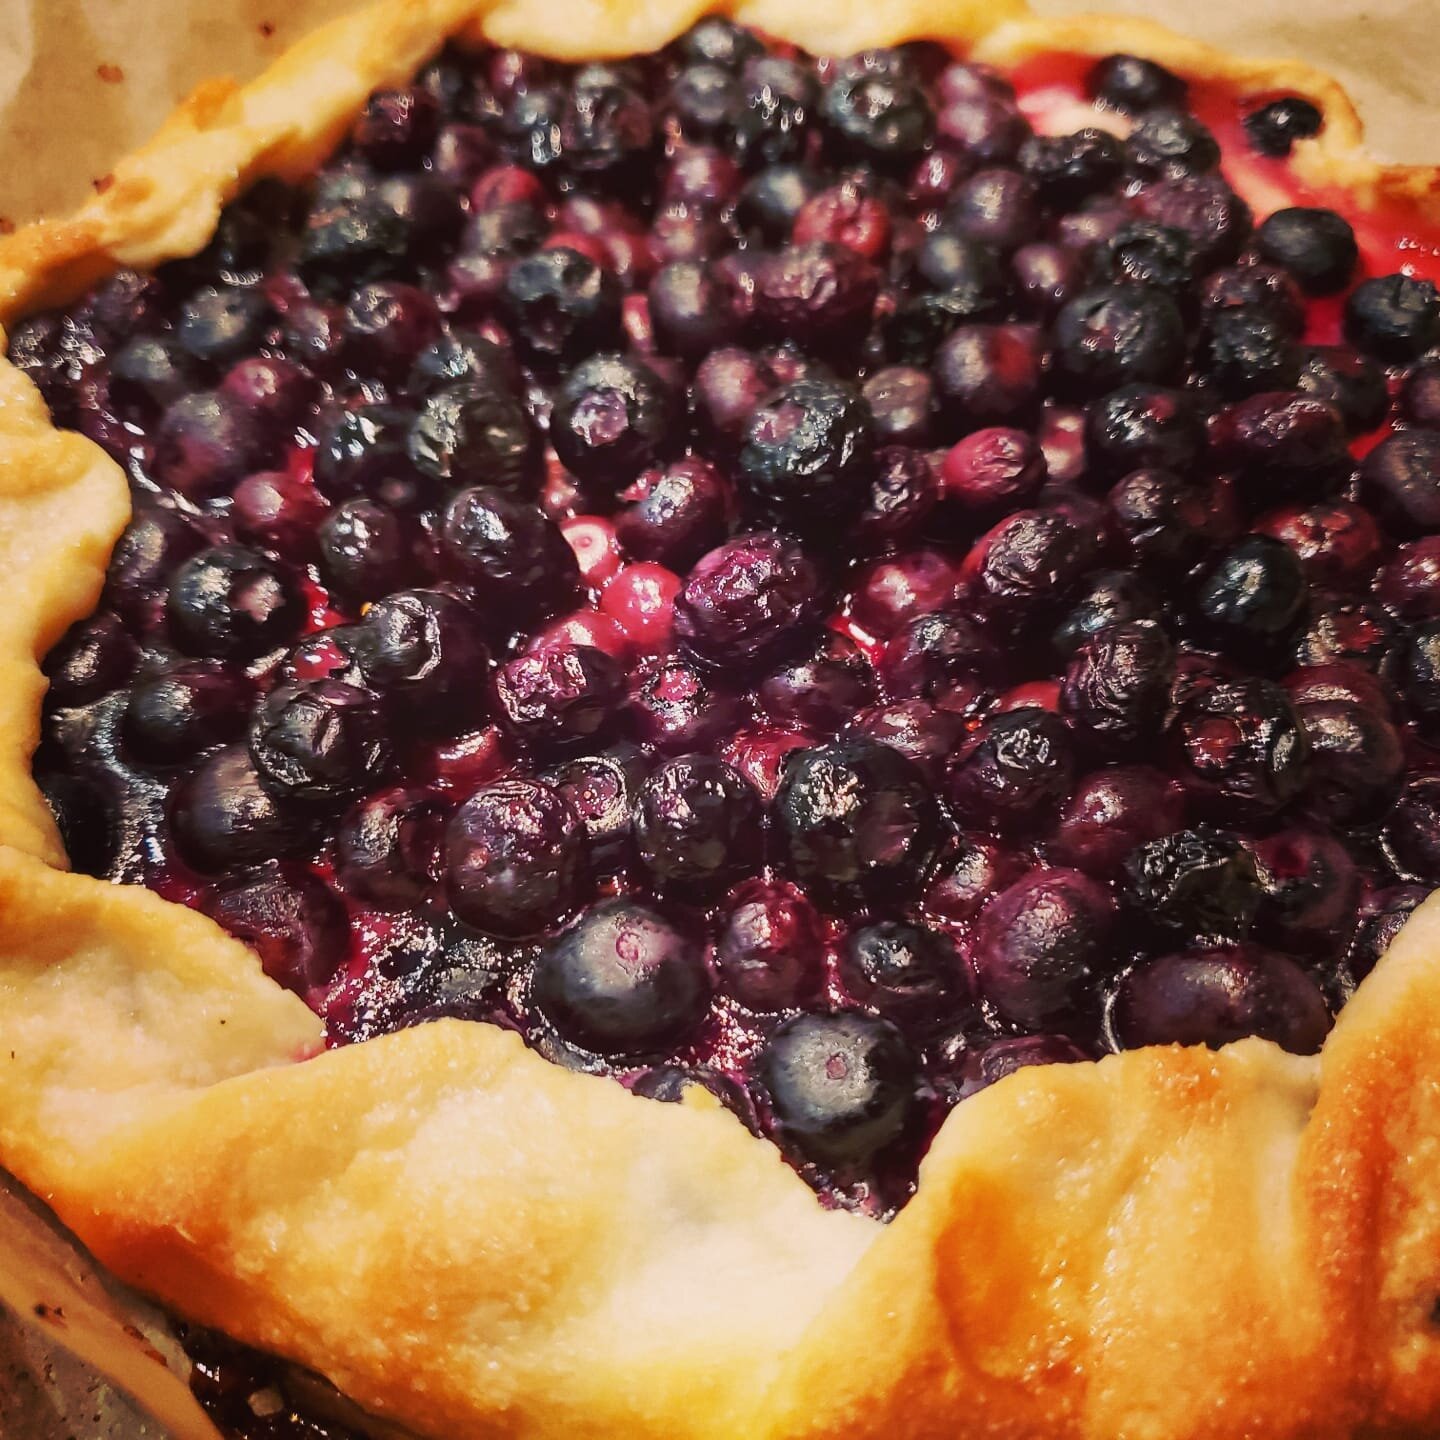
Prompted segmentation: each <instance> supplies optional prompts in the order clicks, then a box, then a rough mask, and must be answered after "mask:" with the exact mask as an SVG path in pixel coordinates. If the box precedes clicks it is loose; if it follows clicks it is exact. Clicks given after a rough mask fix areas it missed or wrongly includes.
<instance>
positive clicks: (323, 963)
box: [205, 874, 350, 996]
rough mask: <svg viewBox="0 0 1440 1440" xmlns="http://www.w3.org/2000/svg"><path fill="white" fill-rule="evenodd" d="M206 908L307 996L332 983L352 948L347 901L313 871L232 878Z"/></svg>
mask: <svg viewBox="0 0 1440 1440" xmlns="http://www.w3.org/2000/svg"><path fill="white" fill-rule="evenodd" d="M205 909H206V911H207V912H208V913H209V915H210V918H211V919H212V920H214V921H215V922H216V923H217V924H219V925H221V926H223V927H224V928H225V929H226V930H228V931H229V932H230V933H231V934H232V935H234V936H235V937H236V938H237V939H239V940H243V941H244V942H245V943H246V944H247V945H249V946H250V948H251V949H252V950H254V951H255V953H256V954H257V955H258V956H259V957H260V964H261V966H262V967H263V969H264V971H265V973H266V974H267V975H268V976H269V977H270V978H271V979H272V980H275V981H278V982H279V983H280V984H281V985H283V986H285V988H286V989H287V990H293V991H295V992H296V993H297V994H299V995H301V996H310V995H314V994H315V993H316V992H317V991H319V990H321V989H323V987H324V986H326V985H327V984H329V982H330V980H331V979H332V978H333V977H334V975H335V973H336V971H337V970H339V968H340V966H341V965H342V964H343V963H344V960H345V956H346V952H347V950H348V948H349V942H350V932H349V929H348V927H347V925H346V922H345V910H344V907H343V906H342V905H341V904H340V902H339V900H337V899H336V897H335V895H334V894H333V893H332V892H331V891H330V890H328V889H327V888H326V887H325V885H324V884H322V883H321V882H320V881H319V880H317V879H315V878H314V876H311V875H305V874H298V875H290V876H287V875H277V874H270V875H260V876H256V877H255V878H253V879H243V880H229V881H226V882H225V884H223V885H221V886H220V887H219V888H218V889H217V890H216V891H215V893H214V894H213V895H211V896H210V897H209V899H208V900H207V901H206V903H205Z"/></svg>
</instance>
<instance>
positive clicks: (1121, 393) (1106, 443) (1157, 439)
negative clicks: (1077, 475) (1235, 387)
mask: <svg viewBox="0 0 1440 1440" xmlns="http://www.w3.org/2000/svg"><path fill="white" fill-rule="evenodd" d="M1085 443H1086V454H1087V455H1088V456H1090V457H1091V458H1092V459H1093V460H1094V462H1095V463H1096V464H1097V465H1099V466H1101V467H1103V468H1104V469H1107V470H1109V471H1110V473H1111V474H1117V475H1123V474H1125V473H1126V472H1127V471H1130V470H1140V469H1161V470H1184V469H1186V468H1188V467H1189V466H1190V465H1191V464H1192V463H1193V462H1194V460H1195V459H1197V458H1198V456H1199V455H1200V452H1201V451H1202V450H1203V448H1204V445H1205V434H1204V428H1203V426H1202V423H1201V420H1200V416H1199V415H1198V414H1197V413H1196V410H1195V406H1194V403H1193V402H1192V401H1191V399H1190V398H1189V396H1188V395H1187V394H1186V393H1185V392H1184V391H1183V390H1170V389H1166V388H1165V387H1163V386H1159V385H1125V386H1122V387H1121V388H1120V389H1118V390H1112V391H1111V392H1110V393H1109V394H1108V395H1105V396H1103V397H1102V398H1101V399H1099V400H1096V401H1094V402H1092V404H1091V406H1090V413H1089V416H1088V417H1087V419H1086V422H1085Z"/></svg>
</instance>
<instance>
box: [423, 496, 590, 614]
mask: <svg viewBox="0 0 1440 1440" xmlns="http://www.w3.org/2000/svg"><path fill="white" fill-rule="evenodd" d="M440 559H441V562H442V564H443V565H444V566H445V567H446V569H447V570H448V571H449V573H451V574H453V575H454V576H455V578H456V579H457V580H462V581H464V583H465V584H467V585H470V586H472V587H473V588H474V590H475V592H476V595H477V597H478V598H479V599H480V600H481V601H482V603H485V604H500V605H503V606H507V607H516V609H515V610H514V611H513V612H512V616H513V619H515V620H520V619H523V618H525V617H526V616H527V615H532V614H536V613H545V612H547V611H550V610H555V609H559V608H560V607H562V606H563V605H564V604H565V603H566V601H567V599H568V598H569V596H570V595H571V594H573V592H574V590H575V587H576V586H577V585H578V583H579V579H580V567H579V563H578V562H577V561H576V559H575V552H574V551H573V550H572V549H571V548H570V546H569V545H568V544H567V543H566V540H565V536H564V535H563V534H562V533H561V531H560V528H559V526H557V525H555V524H554V523H553V522H552V521H550V520H548V519H546V517H545V516H544V514H543V513H542V512H541V511H540V509H539V508H538V507H537V506H535V505H532V504H530V503H529V502H528V501H525V500H522V499H520V498H518V497H517V496H516V495H514V494H513V493H511V492H509V491H506V490H501V489H497V488H495V487H494V486H489V485H478V486H476V487H474V488H473V489H470V490H462V491H460V493H459V494H458V495H456V496H455V497H454V498H453V499H452V500H451V501H450V503H449V504H448V505H447V506H446V507H445V513H444V519H443V522H442V524H441V528H440Z"/></svg>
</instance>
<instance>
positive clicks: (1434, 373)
mask: <svg viewBox="0 0 1440 1440" xmlns="http://www.w3.org/2000/svg"><path fill="white" fill-rule="evenodd" d="M1363 363H1364V362H1363V361H1361V360H1360V358H1359V357H1358V356H1356V357H1355V364H1356V366H1357V367H1358V366H1360V365H1363ZM1365 368H1366V371H1367V372H1368V374H1369V375H1371V376H1376V375H1378V372H1377V371H1376V370H1374V369H1373V368H1372V367H1368V366H1367V367H1365ZM1379 380H1380V388H1381V393H1382V394H1384V393H1385V391H1384V376H1379ZM112 393H113V389H112ZM1385 398H1386V399H1387V400H1388V398H1389V397H1388V395H1386V397H1385ZM1376 409H1377V410H1378V413H1377V414H1376V418H1375V419H1374V421H1372V422H1371V423H1372V425H1378V424H1379V423H1380V421H1381V420H1382V419H1383V418H1384V415H1385V406H1384V404H1379V403H1377V406H1376ZM1400 409H1401V412H1402V413H1403V414H1404V416H1405V418H1406V419H1407V420H1409V421H1410V422H1411V423H1412V424H1415V425H1423V426H1424V427H1425V428H1426V429H1427V430H1435V429H1440V364H1437V363H1436V362H1435V361H1433V360H1424V361H1421V362H1420V363H1419V364H1418V365H1413V366H1411V367H1410V369H1409V370H1408V371H1407V372H1406V374H1405V379H1404V382H1403V383H1402V384H1401V386H1400ZM1355 428H1357V429H1368V428H1370V427H1369V426H1356V427H1355Z"/></svg>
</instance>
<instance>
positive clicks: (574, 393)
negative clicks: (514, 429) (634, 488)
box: [550, 354, 679, 491]
mask: <svg viewBox="0 0 1440 1440" xmlns="http://www.w3.org/2000/svg"><path fill="white" fill-rule="evenodd" d="M678 429H679V413H678V408H677V404H676V399H675V396H674V394H673V392H672V391H671V389H670V387H669V386H668V385H667V384H666V383H665V382H664V381H663V380H661V378H660V377H659V376H658V375H657V374H656V373H655V372H654V371H653V370H651V369H650V368H649V366H647V365H643V364H641V363H639V362H638V361H634V360H629V359H626V358H625V357H624V356H621V355H609V354H602V355H594V356H592V357H591V358H590V359H588V360H584V361H582V362H581V363H580V364H579V365H577V366H576V367H575V368H574V369H573V370H572V371H571V372H570V373H569V375H568V376H567V377H566V379H565V381H564V382H563V384H562V385H561V386H560V390H559V393H558V395H557V397H556V401H555V408H554V410H553V412H552V413H551V417H550V443H551V444H552V445H553V446H554V447H555V453H556V454H557V455H558V456H559V457H560V460H561V463H562V464H564V465H565V467H566V468H567V469H568V470H570V471H571V472H572V473H573V474H575V475H577V476H579V478H580V479H581V480H583V481H593V482H595V483H596V484H598V485H600V486H602V487H604V488H606V489H608V490H610V491H617V490H621V489H623V488H624V487H625V486H626V485H628V484H629V483H630V482H631V481H632V480H634V479H635V477H636V476H637V475H639V474H640V472H641V471H642V470H644V469H645V468H646V467H647V466H650V465H654V464H656V463H657V462H658V461H659V460H660V459H662V458H663V457H664V455H666V454H667V453H668V452H669V451H671V450H672V449H674V448H675V446H676V443H677V441H678V439H679V434H678Z"/></svg>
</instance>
